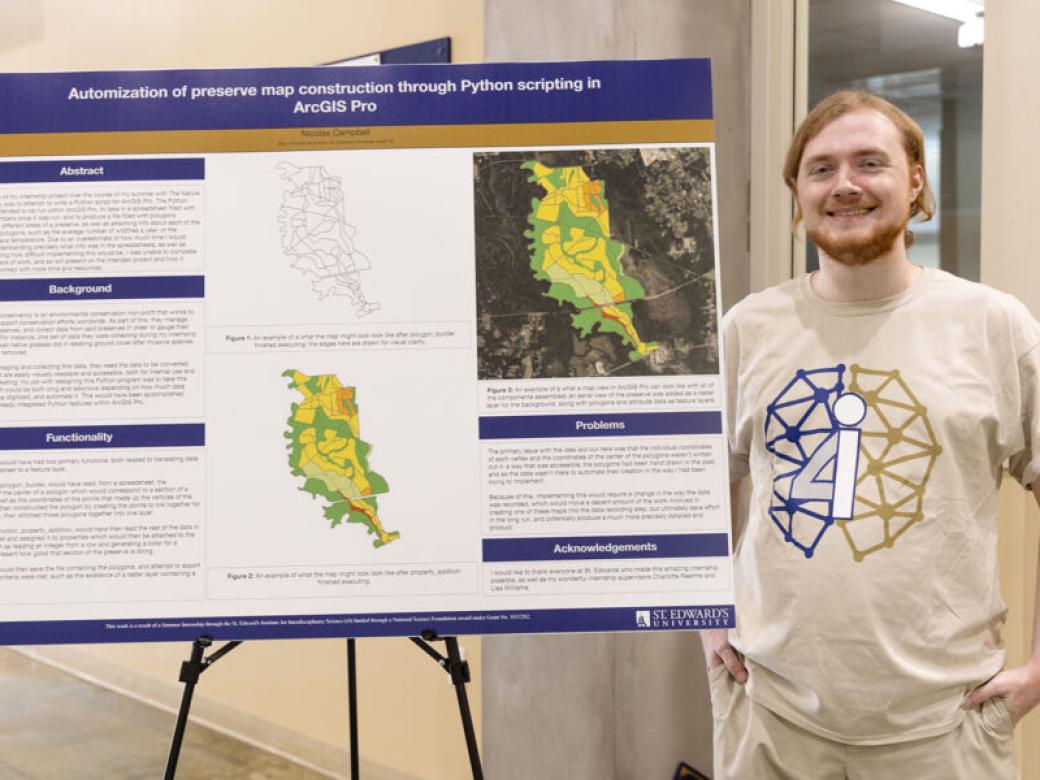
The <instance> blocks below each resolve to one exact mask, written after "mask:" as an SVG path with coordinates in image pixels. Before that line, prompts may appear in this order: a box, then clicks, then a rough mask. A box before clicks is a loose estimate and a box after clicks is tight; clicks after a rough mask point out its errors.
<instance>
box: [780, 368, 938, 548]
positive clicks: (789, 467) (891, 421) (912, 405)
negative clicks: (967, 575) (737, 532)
mask: <svg viewBox="0 0 1040 780" xmlns="http://www.w3.org/2000/svg"><path fill="white" fill-rule="evenodd" d="M765 441H766V449H767V450H768V451H769V452H770V453H772V455H773V457H774V477H773V494H772V500H771V501H770V507H769V515H770V517H771V518H772V520H773V523H774V524H775V525H776V527H777V528H778V529H779V531H780V533H781V534H782V537H783V540H784V541H785V542H787V543H788V544H791V545H793V546H795V547H796V548H798V549H799V550H801V552H802V553H803V554H804V555H805V557H806V558H811V557H812V556H813V554H814V553H815V552H816V547H817V545H819V543H820V540H821V539H823V536H824V534H826V533H827V531H828V530H830V529H831V528H832V527H833V526H837V527H838V528H839V529H840V530H841V533H842V534H843V535H844V537H845V541H846V542H847V543H848V545H849V548H850V549H851V550H852V556H853V558H854V559H855V560H856V561H862V560H863V559H864V558H865V557H866V556H868V555H871V554H872V553H875V552H878V551H879V550H883V549H886V548H890V547H892V546H894V545H895V543H896V542H897V541H898V540H899V538H900V537H901V536H902V535H903V534H904V533H906V532H907V531H908V530H909V529H910V527H911V526H913V525H914V524H915V523H918V522H920V521H921V519H922V518H923V513H922V504H923V501H924V493H925V489H926V488H927V486H928V480H929V479H930V478H931V475H932V469H933V467H934V466H935V461H936V459H937V458H938V457H939V455H940V453H941V452H942V448H941V447H940V446H939V445H938V444H937V443H936V440H935V433H934V431H933V430H932V425H931V423H930V422H929V421H928V413H927V409H926V408H925V407H924V406H923V405H922V404H921V403H920V401H918V399H917V397H916V396H915V395H914V394H913V393H912V392H911V390H910V388H909V387H908V386H907V384H906V382H905V381H904V380H903V379H902V377H900V375H899V372H898V371H877V370H874V369H869V368H863V367H862V366H858V365H852V366H848V367H846V366H845V365H843V364H838V365H836V366H833V367H828V368H818V369H813V370H811V371H806V370H798V371H796V372H795V375H794V377H793V378H792V379H791V380H790V381H789V382H788V383H787V384H786V385H785V386H784V388H783V389H782V390H781V391H780V392H779V393H778V394H777V396H776V398H775V399H773V402H772V403H771V404H769V406H768V408H767V410H766V420H765Z"/></svg>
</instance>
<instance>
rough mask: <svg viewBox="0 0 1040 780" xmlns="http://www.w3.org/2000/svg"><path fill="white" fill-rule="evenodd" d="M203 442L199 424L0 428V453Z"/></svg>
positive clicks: (186, 445) (184, 444) (204, 433)
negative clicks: (3, 451) (1, 451)
mask: <svg viewBox="0 0 1040 780" xmlns="http://www.w3.org/2000/svg"><path fill="white" fill-rule="evenodd" d="M205 443H206V428H205V426H204V425H203V424H202V423H180V424H172V425H61V426H58V425H55V426H40V427H34V428H0V450H67V449H118V448H120V447H202V446H204V445H205Z"/></svg>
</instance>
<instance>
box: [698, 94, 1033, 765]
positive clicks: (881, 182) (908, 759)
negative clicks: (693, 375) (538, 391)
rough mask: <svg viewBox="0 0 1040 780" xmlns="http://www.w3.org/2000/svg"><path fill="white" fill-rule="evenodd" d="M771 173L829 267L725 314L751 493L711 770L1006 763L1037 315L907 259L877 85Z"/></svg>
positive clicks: (919, 195)
mask: <svg viewBox="0 0 1040 780" xmlns="http://www.w3.org/2000/svg"><path fill="white" fill-rule="evenodd" d="M784 178H785V181H786V182H787V184H788V186H789V187H790V188H791V191H792V192H793V193H794V196H795V200H796V203H797V209H798V210H797V213H796V222H797V221H799V220H802V221H804V223H805V230H806V233H807V234H808V235H809V237H810V238H811V239H812V240H813V242H814V243H815V244H816V246H817V247H818V248H819V252H820V270H819V271H817V272H815V273H813V274H809V275H806V276H803V277H801V278H798V279H794V280H792V281H790V282H787V283H785V284H781V285H779V286H778V287H775V288H772V289H769V290H765V291H763V292H761V293H757V294H755V295H752V296H749V297H748V298H747V299H745V300H744V301H742V302H741V303H740V304H738V305H737V306H735V307H734V308H733V310H732V311H730V312H729V314H728V315H727V316H726V318H725V320H724V323H723V339H724V344H723V346H724V349H725V371H726V377H727V397H728V407H727V420H728V435H729V444H730V460H731V473H732V476H733V478H734V479H737V480H739V479H741V478H743V477H745V476H748V477H750V480H751V501H750V510H749V515H748V520H747V525H746V528H745V529H744V530H743V534H742V535H741V537H740V539H739V542H738V543H737V547H736V553H735V558H734V580H735V590H736V606H737V627H736V629H735V630H733V631H732V632H726V631H725V630H721V631H706V632H703V634H702V638H703V641H704V646H705V655H706V657H707V661H708V676H709V683H710V687H711V693H712V709H713V713H714V716H715V778H716V780H727V779H730V780H732V779H737V780H768V779H770V778H792V779H794V778H798V779H799V780H805V778H812V779H814V780H815V779H816V778H820V779H822V780H829V779H830V778H836V779H844V778H882V777H883V778H913V779H914V780H924V779H927V778H943V780H949V778H973V779H975V778H1013V777H1017V769H1016V767H1015V762H1014V757H1013V738H1012V733H1013V729H1014V725H1015V723H1016V722H1017V721H1018V720H1019V719H1020V718H1021V717H1022V716H1023V715H1024V714H1025V713H1026V712H1028V711H1029V710H1030V709H1032V708H1033V707H1034V706H1035V705H1036V704H1037V703H1038V702H1040V632H1038V638H1037V639H1036V640H1035V641H1034V646H1033V647H1034V649H1033V654H1032V657H1031V659H1030V661H1029V662H1028V663H1027V664H1026V665H1025V666H1022V667H1019V668H1013V669H1005V668H1004V661H1005V653H1004V648H1003V643H1002V640H1001V628H1002V625H1003V621H1004V615H1005V607H1004V603H1003V601H1002V599H1001V596H1000V592H999V581H998V576H997V565H996V561H997V550H996V536H997V517H996V515H997V491H998V487H999V484H1000V480H1001V476H1002V473H1003V466H1004V464H1007V465H1008V470H1009V472H1010V474H1011V475H1012V476H1013V477H1014V478H1015V479H1016V480H1018V481H1019V482H1021V483H1022V484H1023V485H1025V486H1030V485H1031V486H1032V489H1033V491H1034V493H1036V495H1037V498H1038V500H1040V324H1038V323H1037V322H1036V320H1035V319H1034V318H1033V317H1032V316H1031V315H1030V313H1029V312H1028V310H1027V309H1026V308H1025V307H1024V306H1023V305H1022V304H1021V303H1019V302H1018V301H1017V300H1015V299H1014V298H1012V297H1011V296H1008V295H1005V294H1003V293H999V292H997V291H995V290H992V289H989V288H987V287H984V286H982V285H979V284H975V283H972V282H967V281H964V280H961V279H958V278H956V277H954V276H952V275H950V274H947V273H944V272H942V271H939V270H936V269H929V268H921V267H919V266H916V265H914V264H913V263H911V262H910V260H909V259H908V258H907V251H906V250H907V246H908V245H909V244H910V243H911V242H912V240H913V234H912V233H911V232H910V230H909V229H908V227H907V226H908V223H909V221H910V220H911V219H912V218H915V217H916V218H919V219H928V218H930V217H931V215H932V213H933V211H934V201H933V198H932V194H931V191H930V190H929V187H928V181H927V177H926V175H925V168H924V138H923V136H922V133H921V129H920V128H919V127H918V126H917V124H916V123H915V122H914V121H913V120H912V119H910V118H909V117H908V116H907V115H906V114H904V113H903V112H902V111H900V110H899V109H898V108H896V107H895V106H893V105H892V104H891V103H888V102H887V101H885V100H883V99H881V98H878V97H876V96H874V95H870V94H867V93H863V92H841V93H837V94H835V95H832V96H831V97H829V98H827V99H826V100H824V101H822V102H821V103H820V104H819V105H817V106H816V107H815V108H814V109H813V111H812V112H811V113H810V114H809V116H808V117H807V118H806V119H805V121H804V122H803V124H802V125H801V127H800V128H799V129H798V131H797V133H796V134H795V138H794V140H793V142H792V144H791V148H790V149H789V151H788V155H787V160H786V163H785V166H784ZM734 485H736V483H734ZM1038 622H1040V621H1038Z"/></svg>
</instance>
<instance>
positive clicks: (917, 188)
mask: <svg viewBox="0 0 1040 780" xmlns="http://www.w3.org/2000/svg"><path fill="white" fill-rule="evenodd" d="M910 189H911V191H912V192H913V193H914V197H913V200H917V196H918V195H920V194H921V190H922V189H924V166H923V165H921V164H917V165H911V166H910Z"/></svg>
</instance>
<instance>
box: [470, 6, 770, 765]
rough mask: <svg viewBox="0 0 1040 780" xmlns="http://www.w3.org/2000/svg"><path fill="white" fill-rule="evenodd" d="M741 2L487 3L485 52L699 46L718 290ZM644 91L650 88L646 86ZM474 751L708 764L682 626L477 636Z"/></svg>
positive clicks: (737, 110) (628, 52) (740, 270)
mask: <svg viewBox="0 0 1040 780" xmlns="http://www.w3.org/2000/svg"><path fill="white" fill-rule="evenodd" d="M750 15H751V9H750V0H748V1H747V2H745V1H744V0H739V1H737V0H734V1H732V2H717V1H713V0H642V1H640V0H613V2H602V1H600V0H487V2H486V4H485V12H484V41H485V44H484V58H485V60H487V61H511V60H561V59H562V60H568V59H570V60H573V59H620V58H667V57H691V56H695V57H711V58H712V71H713V72H712V80H713V92H714V96H715V119H716V137H717V138H718V143H717V148H716V151H717V168H718V172H719V177H718V197H719V223H720V229H719V244H720V253H721V264H722V295H723V299H724V303H725V304H726V305H727V306H728V305H730V304H732V303H734V302H735V301H737V300H739V299H740V298H742V297H743V296H744V295H746V294H747V292H748V286H749V281H748V279H749V275H748V271H749V266H748V213H749V208H748V205H749V204H748V189H749V188H748V181H749V129H750V120H749V90H750V86H749V83H748V74H749V73H750V37H751V26H750V25H751V19H750ZM648 88H652V87H650V86H648ZM483 674H484V677H483V691H484V759H485V767H486V770H487V775H488V776H489V777H493V778H495V780H514V779H516V780H520V779H521V778H524V779H526V778H532V777H537V778H544V780H556V779H557V778H559V779H561V780H562V779H563V778H566V780H583V779H584V778H590V780H591V778H596V779H597V780H599V778H605V777H609V778H614V779H615V780H629V779H631V780H642V779H643V778H651V777H654V778H666V777H671V776H672V774H673V773H674V771H675V768H676V765H677V763H678V762H679V761H680V760H685V761H687V762H688V763H691V764H692V765H694V766H696V767H698V768H700V769H702V770H703V771H708V770H710V768H711V709H710V705H709V702H708V694H707V686H706V682H705V679H704V660H703V656H702V654H701V650H700V642H699V640H698V638H697V636H696V635H695V634H692V633H674V634H654V635H650V634H625V635H616V636H613V635H595V634H589V635H577V636H550V637H505V638H501V637H487V638H485V639H484V641H483Z"/></svg>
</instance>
